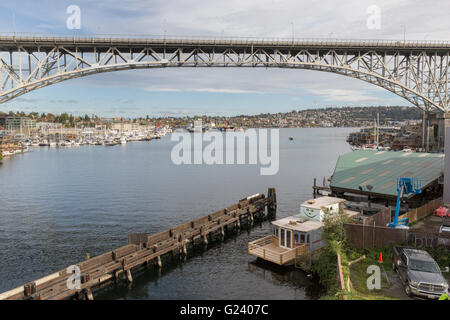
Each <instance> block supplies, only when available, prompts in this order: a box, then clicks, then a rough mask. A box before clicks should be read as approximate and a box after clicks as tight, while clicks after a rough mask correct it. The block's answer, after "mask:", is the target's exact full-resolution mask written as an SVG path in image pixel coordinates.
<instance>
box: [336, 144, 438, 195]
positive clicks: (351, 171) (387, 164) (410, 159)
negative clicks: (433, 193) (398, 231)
mask: <svg viewBox="0 0 450 320" xmlns="http://www.w3.org/2000/svg"><path fill="white" fill-rule="evenodd" d="M443 171H444V154H439V153H419V152H397V151H377V150H358V151H353V152H350V153H346V154H344V155H342V156H340V157H339V159H338V161H337V164H336V168H335V170H334V173H333V176H332V179H331V183H330V188H331V190H332V192H333V193H334V194H343V193H346V192H347V193H352V194H364V195H369V196H371V197H381V198H395V197H397V178H399V177H414V178H419V179H420V180H421V182H422V189H426V188H427V187H429V186H431V185H433V184H437V183H438V181H439V178H440V177H441V176H442V175H443ZM412 196H414V195H413V194H412V195H409V197H412Z"/></svg>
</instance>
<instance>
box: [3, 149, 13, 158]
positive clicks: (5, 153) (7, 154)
mask: <svg viewBox="0 0 450 320" xmlns="http://www.w3.org/2000/svg"><path fill="white" fill-rule="evenodd" d="M13 154H14V152H11V151H8V150H5V151H2V156H3V157H8V156H12V155H13Z"/></svg>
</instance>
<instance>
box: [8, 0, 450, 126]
mask: <svg viewBox="0 0 450 320" xmlns="http://www.w3.org/2000/svg"><path fill="white" fill-rule="evenodd" d="M392 2H393V1H365V0H361V1H340V2H338V1H334V0H324V1H321V2H320V3H315V2H311V1H303V0H301V1H299V0H290V1H282V0H246V1H242V0H229V1H216V0H210V1H194V0H177V1H172V0H165V1H163V0H146V1H144V0H122V1H107V0H98V1H75V0H70V1H66V0H62V1H61V0H58V1H57V0H55V1H48V0H47V1H23V0H22V1H21V0H18V1H5V0H0V32H3V33H7V32H13V31H16V32H17V33H22V32H23V33H34V34H37V33H46V34H54V35H80V34H81V35H93V34H101V35H106V34H129V35H133V34H137V35H143V34H147V35H152V34H153V35H161V34H164V33H166V34H167V35H184V36H195V35H201V36H230V37H231V36H241V37H243V36H253V37H262V38H270V37H285V38H289V37H292V34H294V36H295V37H296V38H364V39H402V38H403V36H404V32H405V31H406V37H407V39H419V40H423V39H426V40H432V39H447V38H448V36H447V33H448V30H449V28H450V20H448V19H447V12H448V10H449V9H450V4H447V3H444V2H441V3H437V2H434V1H433V2H432V1H416V0H400V1H395V4H394V3H392ZM72 4H75V5H78V6H79V7H80V9H81V29H80V30H69V29H67V28H66V19H67V17H68V16H69V15H68V14H67V13H66V8H67V7H68V6H69V5H72ZM373 4H376V5H378V6H379V7H380V8H381V29H380V30H369V29H368V28H367V26H366V20H367V17H368V15H367V13H366V10H367V7H369V6H370V5H373ZM424 16H429V17H431V16H432V17H433V19H423V17H424ZM342 105H354V106H359V105H409V104H408V102H406V101H405V100H403V99H402V98H400V97H397V96H395V95H394V94H392V93H389V92H387V91H385V90H383V89H380V88H378V87H375V86H373V85H369V84H366V83H364V82H362V81H360V80H355V79H351V78H346V77H342V76H338V75H335V74H328V73H322V72H314V71H307V70H281V69H269V70H265V69H231V68H230V69H224V68H207V69H201V68H198V69H195V68H186V69H183V68H179V69H178V68H177V69H170V70H169V69H159V70H158V69H152V70H131V71H121V72H112V73H105V74H98V75H94V76H88V77H85V78H79V79H73V80H68V81H64V82H62V83H59V84H56V85H52V86H49V87H46V88H42V89H39V90H36V91H33V92H30V93H28V94H25V95H23V96H21V97H19V98H16V99H14V100H12V101H9V102H6V103H4V104H1V105H0V111H9V110H24V111H27V112H30V111H38V112H43V111H49V112H57V113H59V112H71V113H75V114H83V113H95V114H98V115H103V116H130V117H134V116H145V115H147V114H148V115H151V116H152V115H156V116H158V115H164V114H167V115H174V116H182V115H194V114H211V115H213V114H218V115H234V114H255V113H260V112H279V111H290V110H292V109H301V108H310V107H324V106H342Z"/></svg>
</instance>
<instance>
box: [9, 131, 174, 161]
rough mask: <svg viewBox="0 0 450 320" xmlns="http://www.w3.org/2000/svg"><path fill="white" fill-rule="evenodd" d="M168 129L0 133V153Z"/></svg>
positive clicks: (115, 141) (128, 138)
mask: <svg viewBox="0 0 450 320" xmlns="http://www.w3.org/2000/svg"><path fill="white" fill-rule="evenodd" d="M170 132H172V130H171V129H170V128H168V127H162V128H156V129H150V130H127V131H121V130H94V129H92V128H87V129H80V130H63V129H60V130H59V132H57V131H54V130H53V131H49V130H48V131H46V132H43V133H42V134H40V135H33V136H31V137H26V136H25V135H23V134H20V133H18V134H14V135H3V136H0V152H1V155H2V156H3V157H9V156H13V155H17V154H21V153H26V152H30V151H32V150H33V148H38V147H79V146H84V145H89V146H115V145H119V144H121V145H123V144H126V143H128V142H135V141H151V140H153V139H161V137H164V136H165V135H166V134H168V133H170Z"/></svg>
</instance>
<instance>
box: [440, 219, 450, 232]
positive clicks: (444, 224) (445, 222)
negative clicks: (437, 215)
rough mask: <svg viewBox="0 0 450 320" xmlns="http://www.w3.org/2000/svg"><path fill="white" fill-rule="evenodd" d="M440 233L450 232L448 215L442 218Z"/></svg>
mask: <svg viewBox="0 0 450 320" xmlns="http://www.w3.org/2000/svg"><path fill="white" fill-rule="evenodd" d="M439 233H446V234H447V233H448V234H450V217H449V216H446V217H444V218H443V220H442V225H441V227H440V228H439Z"/></svg>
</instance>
